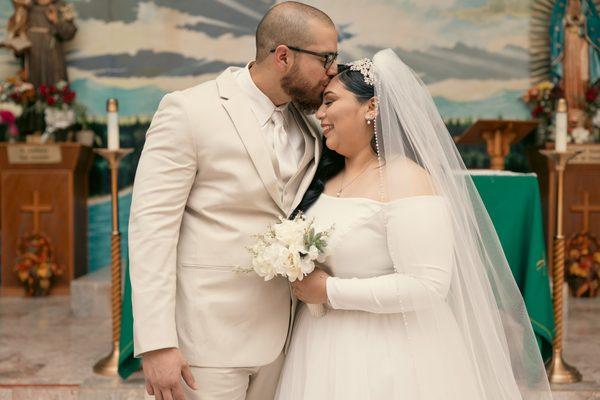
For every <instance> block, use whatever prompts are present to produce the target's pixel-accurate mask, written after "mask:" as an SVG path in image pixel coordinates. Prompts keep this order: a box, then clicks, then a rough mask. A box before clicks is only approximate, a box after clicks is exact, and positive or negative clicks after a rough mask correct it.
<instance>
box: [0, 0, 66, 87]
mask: <svg viewBox="0 0 600 400" xmlns="http://www.w3.org/2000/svg"><path fill="white" fill-rule="evenodd" d="M12 1H13V6H14V9H15V11H14V13H13V15H12V16H11V18H10V20H9V23H8V34H7V38H6V40H5V41H4V42H3V43H2V45H3V46H4V47H8V48H10V49H12V50H13V52H14V53H15V55H16V56H17V57H19V58H21V59H22V66H23V73H22V76H23V78H24V79H25V80H27V81H29V82H31V83H32V84H33V85H34V86H35V87H40V86H41V85H45V86H51V85H55V84H56V83H57V82H59V81H68V76H67V66H66V62H65V53H64V49H63V43H64V42H65V41H67V40H71V39H72V38H73V37H74V36H75V33H76V32H77V27H76V26H75V23H74V19H75V11H74V8H73V6H72V5H70V4H66V3H65V2H64V1H62V0H12Z"/></svg>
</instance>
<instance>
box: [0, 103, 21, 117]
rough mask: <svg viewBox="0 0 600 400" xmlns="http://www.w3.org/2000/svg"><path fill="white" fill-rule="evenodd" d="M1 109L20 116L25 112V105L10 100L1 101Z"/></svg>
mask: <svg viewBox="0 0 600 400" xmlns="http://www.w3.org/2000/svg"><path fill="white" fill-rule="evenodd" d="M0 110H4V111H9V112H10V113H12V115H14V116H15V118H19V117H20V116H21V114H22V113H23V107H21V106H20V105H19V104H17V103H13V102H10V101H7V102H3V103H0Z"/></svg>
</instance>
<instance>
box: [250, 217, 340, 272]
mask: <svg viewBox="0 0 600 400" xmlns="http://www.w3.org/2000/svg"><path fill="white" fill-rule="evenodd" d="M332 229H333V228H330V229H329V230H327V231H324V232H315V229H314V228H313V221H310V222H309V221H306V219H305V218H304V216H302V215H300V216H298V217H296V218H295V219H294V220H287V219H283V218H280V221H279V223H277V224H274V225H273V226H270V227H269V229H268V230H267V231H266V232H265V233H264V234H263V235H260V236H257V239H258V240H257V242H256V243H255V244H254V245H253V246H251V247H249V248H248V250H249V251H250V253H251V255H252V268H245V269H244V268H240V271H248V270H254V272H255V273H256V274H257V275H259V276H260V277H262V278H264V280H265V281H268V280H271V279H273V278H274V277H276V276H282V277H286V278H287V279H288V280H289V281H290V282H294V281H296V280H300V281H301V280H302V279H304V277H305V276H306V275H308V274H310V273H311V272H312V271H313V270H314V269H315V260H317V259H321V258H323V256H324V250H325V249H326V246H327V240H328V238H329V234H330V233H331V230H332Z"/></svg>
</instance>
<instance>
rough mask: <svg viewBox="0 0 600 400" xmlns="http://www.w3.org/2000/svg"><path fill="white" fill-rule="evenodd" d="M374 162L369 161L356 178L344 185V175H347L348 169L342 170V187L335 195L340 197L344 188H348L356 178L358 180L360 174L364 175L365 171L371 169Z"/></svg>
mask: <svg viewBox="0 0 600 400" xmlns="http://www.w3.org/2000/svg"><path fill="white" fill-rule="evenodd" d="M372 163H373V161H369V162H368V163H367V165H366V166H365V168H364V169H363V170H362V171H361V172H360V174H358V175H356V176H355V177H354V178H352V180H351V181H350V182H348V183H346V184H345V185H344V177H345V175H346V170H345V169H344V170H343V171H342V179H341V181H340V187H339V189H338V191H337V192H336V194H335V196H336V197H340V196H341V195H342V192H343V191H344V189H346V188H347V187H348V186H350V185H351V184H352V183H354V181H355V180H357V179H358V178H359V177H360V176H362V175H363V174H364V173H365V172H367V170H368V169H369V166H370V165H371V164H372Z"/></svg>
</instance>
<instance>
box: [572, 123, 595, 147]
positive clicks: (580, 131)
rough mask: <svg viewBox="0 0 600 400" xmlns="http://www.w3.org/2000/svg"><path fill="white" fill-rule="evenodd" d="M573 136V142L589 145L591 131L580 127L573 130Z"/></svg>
mask: <svg viewBox="0 0 600 400" xmlns="http://www.w3.org/2000/svg"><path fill="white" fill-rule="evenodd" d="M571 136H572V137H573V141H574V142H575V143H577V144H582V143H587V142H589V139H590V131H588V130H587V129H585V128H583V127H581V126H578V127H577V128H575V129H573V131H572V132H571Z"/></svg>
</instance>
